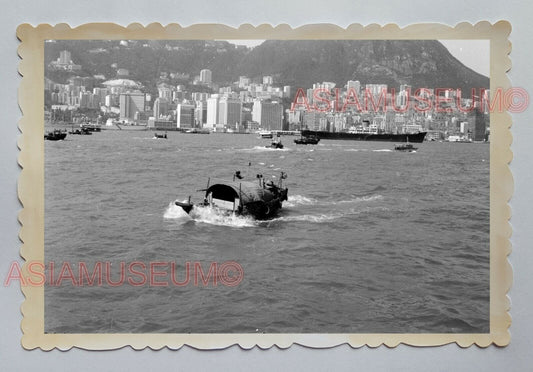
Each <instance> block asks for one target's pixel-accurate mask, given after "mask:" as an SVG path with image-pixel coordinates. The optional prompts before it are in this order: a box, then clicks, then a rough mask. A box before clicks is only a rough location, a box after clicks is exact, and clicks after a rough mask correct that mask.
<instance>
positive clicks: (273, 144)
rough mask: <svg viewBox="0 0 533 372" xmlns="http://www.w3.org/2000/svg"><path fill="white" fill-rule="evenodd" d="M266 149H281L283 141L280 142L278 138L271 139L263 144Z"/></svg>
mask: <svg viewBox="0 0 533 372" xmlns="http://www.w3.org/2000/svg"><path fill="white" fill-rule="evenodd" d="M265 147H266V148H267V149H282V148H283V143H281V140H280V139H279V138H277V139H275V140H272V142H271V143H270V145H268V146H265Z"/></svg>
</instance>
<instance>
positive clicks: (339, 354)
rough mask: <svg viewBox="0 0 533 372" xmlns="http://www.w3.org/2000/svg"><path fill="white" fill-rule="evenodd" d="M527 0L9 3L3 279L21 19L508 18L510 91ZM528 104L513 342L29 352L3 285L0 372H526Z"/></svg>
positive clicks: (527, 74) (0, 61)
mask: <svg viewBox="0 0 533 372" xmlns="http://www.w3.org/2000/svg"><path fill="white" fill-rule="evenodd" d="M530 4H531V3H530V2H528V1H526V0H522V1H518V0H506V1H502V0H491V1H488V0H487V1H464V0H458V1H457V0H448V1H444V2H442V1H441V2H434V1H429V0H416V1H409V2H407V1H387V0H372V1H366V0H365V1H359V0H357V1H353V0H352V1H349V0H346V1H327V2H311V1H299V0H298V1H280V0H271V1H268V2H262V1H259V0H257V1H250V0H246V1H244V0H239V1H182V2H178V1H172V0H162V1H131V0H120V1H111V0H91V1H86V2H77V1H72V0H69V1H64V0H47V1H38V0H31V1H30V0H22V1H17V2H9V3H8V2H7V1H5V0H2V5H3V6H2V8H1V9H2V12H1V15H0V17H1V19H2V24H1V25H0V27H1V35H0V36H1V37H0V44H1V47H0V49H1V52H2V54H1V58H0V65H1V66H0V67H1V68H0V71H1V77H2V79H1V83H2V84H1V88H0V94H1V100H0V102H1V103H2V106H1V107H2V120H1V121H0V123H1V128H2V131H1V135H0V155H1V156H0V190H1V192H0V242H1V243H0V278H1V280H2V282H3V281H4V279H5V278H6V275H7V273H8V268H9V265H10V264H11V262H13V261H19V262H21V261H22V260H21V258H20V256H19V249H20V242H19V240H18V236H17V234H18V230H19V224H18V222H17V220H16V215H17V213H18V211H19V210H20V209H21V206H20V204H19V202H18V199H17V194H16V182H17V177H18V173H19V167H18V165H17V155H18V149H17V145H16V141H17V136H18V135H19V131H18V128H17V126H16V123H17V120H18V119H19V118H20V116H21V113H20V110H19V108H18V105H17V89H18V85H19V83H20V78H19V76H18V73H17V66H18V62H19V59H18V56H17V54H16V48H17V46H18V41H17V39H16V36H15V30H16V27H17V25H19V24H21V23H30V24H32V25H37V24H39V23H52V24H55V23H61V22H66V23H69V24H70V25H71V26H77V25H79V24H83V23H87V22H115V23H119V24H122V25H127V24H129V23H132V22H139V23H142V24H145V25H146V24H148V23H151V22H160V23H162V24H163V25H166V24H168V23H180V24H181V25H190V24H194V23H225V24H227V25H230V26H238V25H240V24H242V23H251V24H253V25H258V24H260V23H271V24H274V25H276V24H279V23H288V24H290V25H291V26H293V27H294V26H299V25H303V24H307V23H322V22H327V23H335V24H337V25H340V26H343V27H346V26H347V25H349V24H351V23H361V24H369V23H378V24H386V23H397V24H399V25H400V26H406V25H408V24H411V23H416V22H439V23H445V24H449V25H455V24H456V23H459V22H462V21H469V22H472V23H475V22H477V21H481V20H489V21H491V22H496V21H498V20H501V19H506V20H508V21H510V22H511V24H512V26H513V31H512V34H511V38H510V39H511V42H512V43H513V51H512V53H511V59H512V61H513V68H512V70H511V72H510V73H509V77H510V79H511V82H512V84H513V86H520V87H523V88H525V89H526V90H528V92H530V94H531V92H533V89H532V88H533V73H532V69H531V61H532V57H533V53H532V47H531V39H532V35H533V23H532V22H531V19H530V18H531V14H533V12H532V10H533V7H532V5H530ZM532 112H533V111H532V109H531V108H529V109H528V110H527V111H526V112H524V113H521V114H517V115H514V116H513V121H514V124H513V128H512V133H513V137H514V141H513V144H512V151H513V153H514V159H513V161H512V164H511V169H512V172H513V176H514V180H515V192H514V196H513V199H512V200H511V203H510V204H511V207H512V210H513V217H512V220H511V223H512V226H513V230H514V233H513V237H512V244H513V253H512V255H511V257H510V261H511V264H512V266H513V270H514V283H513V288H512V290H511V292H510V297H511V300H512V308H511V315H512V317H513V324H512V327H511V333H512V339H511V344H510V345H509V346H508V347H506V348H498V347H489V348H487V349H480V348H478V347H476V346H474V347H470V348H468V349H461V348H459V347H457V346H456V345H448V346H444V347H437V348H414V347H407V346H399V347H397V348H394V349H388V348H385V347H380V348H376V349H370V348H361V349H352V348H350V347H348V346H340V347H337V348H333V349H327V350H312V349H308V348H304V347H300V346H293V347H291V348H290V349H288V350H280V349H277V348H272V349H270V350H260V349H258V348H255V349H252V350H249V351H244V350H241V349H240V348H238V347H231V348H229V349H226V350H222V351H207V352H206V351H204V352H201V351H197V350H194V349H191V348H188V347H184V348H182V349H181V350H179V351H171V350H161V351H152V350H144V351H134V350H132V349H131V348H124V349H121V350H116V351H107V352H89V351H84V350H77V349H75V350H71V351H69V352H61V351H57V350H54V351H51V352H43V351H41V350H33V351H25V350H24V349H23V348H22V347H21V346H20V338H21V330H20V321H21V313H20V305H21V303H22V301H23V300H24V298H23V295H22V293H21V291H20V289H19V286H18V285H11V286H9V287H5V286H3V285H2V286H0V299H1V302H0V304H1V306H0V309H1V310H0V311H1V312H2V317H1V318H0V330H1V331H0V332H1V334H0V370H2V371H25V370H30V369H31V370H45V371H49V370H59V371H61V370H72V369H76V370H79V371H94V370H97V371H117V370H118V371H124V370H131V371H136V370H144V371H149V370H199V371H202V370H213V369H217V370H232V371H250V370H258V371H267V370H268V371H271V370H281V371H283V370H307V371H314V370H317V371H319V370H322V371H324V370H329V371H333V370H369V371H392V370H398V371H404V370H406V371H407V370H408V371H501V370H506V371H526V370H531V365H533V357H532V352H531V350H532V347H533V335H532V332H533V326H532V325H533V322H532V321H531V318H530V317H531V315H532V311H531V310H532V299H533V291H532V286H531V285H530V280H531V279H532V278H533V275H532V274H531V267H532V265H533V250H532V247H531V241H532V240H533V239H532V238H533V229H532V228H531V223H532V221H533V220H532V219H531V216H532V215H531V213H530V208H531V206H533V191H532V190H533V174H532V172H531V164H532V160H533V159H532V157H533V152H532V151H531V149H530V147H531V142H532V141H533V120H532V119H533V118H532V116H533V115H532Z"/></svg>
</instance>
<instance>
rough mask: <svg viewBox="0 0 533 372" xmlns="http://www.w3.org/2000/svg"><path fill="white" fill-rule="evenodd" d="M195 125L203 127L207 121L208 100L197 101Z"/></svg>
mask: <svg viewBox="0 0 533 372" xmlns="http://www.w3.org/2000/svg"><path fill="white" fill-rule="evenodd" d="M194 122H195V127H198V128H203V127H204V126H205V124H206V123H207V101H196V108H195V110H194Z"/></svg>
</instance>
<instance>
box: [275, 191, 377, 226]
mask: <svg viewBox="0 0 533 372" xmlns="http://www.w3.org/2000/svg"><path fill="white" fill-rule="evenodd" d="M382 199H383V196H382V195H379V194H378V195H366V196H360V197H355V198H353V199H347V200H338V201H319V200H317V199H313V198H309V197H306V196H303V195H292V196H289V200H287V201H286V202H285V203H284V204H283V206H284V207H287V210H288V211H290V212H291V213H290V214H289V215H287V216H281V217H278V218H275V219H273V220H269V221H266V222H267V223H268V222H276V221H283V222H313V223H325V222H330V221H333V220H337V219H341V218H345V217H347V216H353V215H358V214H361V213H367V212H372V211H375V210H383V209H387V208H386V207H384V206H382V205H375V204H373V202H377V201H380V200H382ZM298 206H302V207H313V206H316V207H320V211H321V212H322V213H316V214H314V213H312V211H311V210H309V208H305V211H306V212H307V213H304V214H293V213H294V212H297V211H298ZM327 206H337V207H335V208H331V209H330V211H328V210H327V209H328V208H326V213H324V207H327ZM302 209H303V208H302Z"/></svg>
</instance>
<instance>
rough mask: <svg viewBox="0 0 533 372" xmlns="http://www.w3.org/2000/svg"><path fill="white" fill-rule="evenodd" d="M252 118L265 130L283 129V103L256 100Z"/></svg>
mask: <svg viewBox="0 0 533 372" xmlns="http://www.w3.org/2000/svg"><path fill="white" fill-rule="evenodd" d="M252 120H253V121H256V122H258V123H259V126H260V127H261V128H262V129H264V130H282V129H283V128H282V126H283V105H281V104H280V103H278V102H268V101H262V100H254V106H253V109H252Z"/></svg>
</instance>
